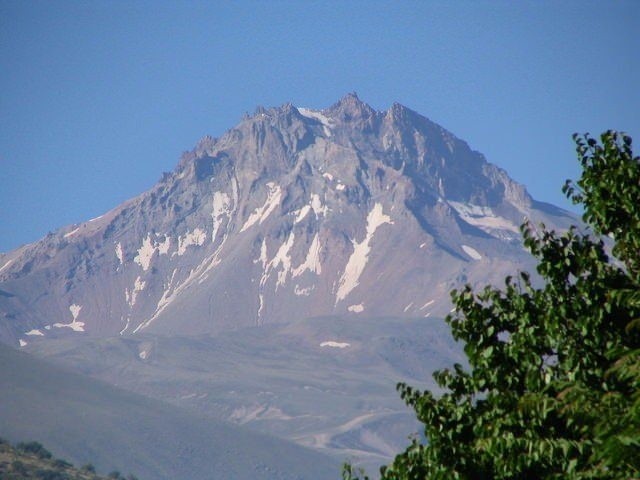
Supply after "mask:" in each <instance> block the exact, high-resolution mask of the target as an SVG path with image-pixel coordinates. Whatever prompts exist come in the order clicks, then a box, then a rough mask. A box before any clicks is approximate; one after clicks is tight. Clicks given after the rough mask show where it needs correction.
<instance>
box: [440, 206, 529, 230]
mask: <svg viewBox="0 0 640 480" xmlns="http://www.w3.org/2000/svg"><path fill="white" fill-rule="evenodd" d="M449 205H451V206H452V207H453V208H454V210H455V211H456V212H458V215H460V218H462V220H464V221H465V222H467V223H468V224H470V225H473V226H474V227H478V228H480V229H481V230H483V231H485V232H487V233H489V234H491V233H492V231H493V230H508V231H511V232H515V233H518V232H519V229H518V226H517V225H516V224H514V223H513V222H511V221H510V220H508V219H506V218H504V217H501V216H499V215H496V214H495V213H494V211H493V210H492V209H491V208H490V207H482V206H480V205H474V204H472V203H462V202H454V201H451V200H449Z"/></svg>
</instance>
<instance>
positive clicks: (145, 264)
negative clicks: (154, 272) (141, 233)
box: [133, 234, 156, 272]
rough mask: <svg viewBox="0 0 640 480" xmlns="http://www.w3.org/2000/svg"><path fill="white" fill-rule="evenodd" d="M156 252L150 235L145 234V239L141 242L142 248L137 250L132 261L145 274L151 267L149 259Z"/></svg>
mask: <svg viewBox="0 0 640 480" xmlns="http://www.w3.org/2000/svg"><path fill="white" fill-rule="evenodd" d="M155 252H156V247H155V246H154V245H153V242H152V241H151V235H150V234H147V237H146V238H145V239H144V240H142V246H140V248H139V249H138V254H137V255H136V256H135V257H134V258H133V261H134V262H135V263H137V264H138V265H140V266H141V267H142V270H144V271H145V272H146V271H147V270H148V269H149V266H150V265H151V259H152V258H153V254H154V253H155Z"/></svg>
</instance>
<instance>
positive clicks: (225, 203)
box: [211, 192, 231, 243]
mask: <svg viewBox="0 0 640 480" xmlns="http://www.w3.org/2000/svg"><path fill="white" fill-rule="evenodd" d="M230 212H231V199H230V198H229V195H227V194H226V193H224V192H215V193H214V194H213V211H212V212H211V217H212V218H213V232H212V233H211V242H213V243H215V241H216V237H217V236H218V230H219V229H220V226H221V225H222V219H223V217H225V216H226V217H229V214H230Z"/></svg>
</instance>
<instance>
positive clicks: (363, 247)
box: [336, 203, 393, 304]
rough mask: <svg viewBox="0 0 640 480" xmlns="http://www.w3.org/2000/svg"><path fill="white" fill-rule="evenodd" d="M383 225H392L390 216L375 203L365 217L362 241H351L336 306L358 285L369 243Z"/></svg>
mask: <svg viewBox="0 0 640 480" xmlns="http://www.w3.org/2000/svg"><path fill="white" fill-rule="evenodd" d="M385 223H389V224H393V221H392V220H391V217H390V216H388V215H385V214H384V213H383V211H382V204H380V203H376V204H375V205H374V206H373V208H372V209H371V211H370V212H369V215H368V216H367V233H366V235H365V237H364V239H363V240H362V241H361V242H356V241H355V240H351V242H352V243H353V253H352V254H351V256H350V257H349V260H348V261H347V265H346V267H345V269H344V273H343V274H342V277H341V278H340V282H339V284H338V291H337V293H336V304H337V303H338V302H339V301H340V300H343V299H344V298H346V296H347V295H349V293H350V292H351V291H352V290H353V289H354V288H356V287H357V286H358V284H359V283H360V282H359V280H360V275H362V272H363V271H364V268H365V267H366V265H367V260H368V258H369V252H370V251H371V245H370V243H371V240H372V239H373V235H374V233H376V230H377V229H378V227H380V226H381V225H384V224H385Z"/></svg>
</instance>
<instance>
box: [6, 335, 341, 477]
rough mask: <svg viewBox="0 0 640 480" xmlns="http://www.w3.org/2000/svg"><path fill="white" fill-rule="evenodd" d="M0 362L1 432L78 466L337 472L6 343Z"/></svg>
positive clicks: (282, 446)
mask: <svg viewBox="0 0 640 480" xmlns="http://www.w3.org/2000/svg"><path fill="white" fill-rule="evenodd" d="M0 365H1V368H0V405H2V408H0V432H1V433H2V436H3V437H5V438H7V439H9V440H12V441H14V442H17V441H30V440H33V439H38V441H42V442H43V443H44V444H45V445H47V448H49V449H50V450H51V452H52V453H53V454H54V455H56V456H58V457H62V458H65V459H69V460H71V461H73V462H74V463H76V464H78V465H82V464H86V463H89V462H90V463H93V464H94V465H95V466H96V468H97V469H98V470H99V471H102V472H109V471H113V470H117V471H120V472H123V473H128V472H135V474H136V475H137V476H139V477H140V479H141V480H145V479H148V480H152V479H153V480H162V479H167V480H168V479H175V478H189V479H194V480H197V479H203V480H204V479H210V478H233V479H238V480H242V479H258V478H263V479H282V480H285V479H291V480H294V479H295V480H301V479H310V480H315V479H318V480H320V479H330V478H337V477H338V475H339V468H340V463H339V462H338V461H334V460H333V459H330V458H328V457H325V456H323V455H320V454H318V453H315V452H313V451H311V450H308V449H305V448H302V447H300V446H298V445H295V444H292V443H289V442H285V441H283V440H279V439H276V438H273V437H270V436H267V435H262V434H259V433H256V432H251V431H248V430H246V429H243V428H241V427H237V426H232V425H230V424H227V423H222V422H219V421H215V420H212V419H211V418H208V417H203V416H200V415H194V414H192V413H189V412H186V411H184V410H182V409H179V408H176V407H174V406H171V405H168V404H165V403H163V402H159V401H157V400H153V399H150V398H148V397H142V396H140V395H135V394H133V393H130V392H126V391H123V390H120V389H117V388H114V387H112V386H110V385H107V384H106V383H103V382H98V381H96V380H93V379H90V378H87V377H84V376H81V375H78V374H75V373H72V372H68V371H66V370H63V369H60V368H58V367H54V366H51V365H49V364H48V363H46V362H44V361H42V360H39V359H36V358H33V357H32V356H30V355H27V354H25V353H23V352H19V351H16V350H14V349H12V348H10V347H7V346H5V345H0ZM0 472H1V469H0ZM1 476H2V475H0V477H1ZM2 478H4V477H2Z"/></svg>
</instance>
